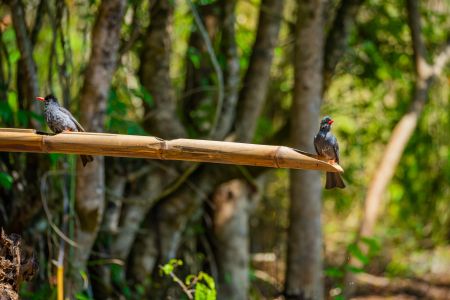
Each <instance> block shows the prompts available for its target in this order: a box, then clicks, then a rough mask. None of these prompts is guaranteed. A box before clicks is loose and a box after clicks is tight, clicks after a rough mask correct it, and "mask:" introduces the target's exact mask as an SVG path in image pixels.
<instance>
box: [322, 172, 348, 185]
mask: <svg viewBox="0 0 450 300" xmlns="http://www.w3.org/2000/svg"><path fill="white" fill-rule="evenodd" d="M336 187H337V188H340V189H343V188H345V183H344V181H343V180H342V177H341V175H340V174H339V173H332V172H327V181H326V184H325V188H326V189H332V188H336Z"/></svg>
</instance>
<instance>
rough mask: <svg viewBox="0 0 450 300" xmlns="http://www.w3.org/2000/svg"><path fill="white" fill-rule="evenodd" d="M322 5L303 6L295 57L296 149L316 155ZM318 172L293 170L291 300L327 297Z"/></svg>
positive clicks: (317, 1)
mask: <svg viewBox="0 0 450 300" xmlns="http://www.w3.org/2000/svg"><path fill="white" fill-rule="evenodd" d="M323 41H324V20H323V1H321V0H307V1H299V5H298V15H297V32H296V44H295V51H294V53H295V58H294V75H295V82H294V99H293V107H292V129H291V139H292V143H293V146H294V147H296V148H299V149H303V150H306V151H311V152H313V151H314V147H313V137H314V135H315V134H316V132H317V130H318V125H317V124H318V120H319V119H320V105H321V102H322V101H321V95H322V82H323V78H322V76H323V75H322V74H323V51H324V43H323ZM321 191H322V186H321V182H320V174H319V172H311V171H291V175H290V198H291V201H290V205H291V207H290V213H289V221H290V226H289V231H288V253H287V270H286V286H285V293H286V298H287V299H314V300H320V299H323V298H324V291H323V289H324V286H323V274H322V268H323V262H322V259H323V254H322V230H321V221H320V220H321V208H322V205H321V204H322V202H321Z"/></svg>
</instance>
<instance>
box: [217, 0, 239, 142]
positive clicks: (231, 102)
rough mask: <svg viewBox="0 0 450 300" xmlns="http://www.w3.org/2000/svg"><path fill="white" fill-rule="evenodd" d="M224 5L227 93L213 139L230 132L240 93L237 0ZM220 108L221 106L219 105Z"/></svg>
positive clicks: (223, 24) (223, 35)
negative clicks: (236, 32) (235, 27)
mask: <svg viewBox="0 0 450 300" xmlns="http://www.w3.org/2000/svg"><path fill="white" fill-rule="evenodd" d="M221 5H222V43H221V50H222V53H223V55H224V57H225V72H224V85H225V95H224V99H223V103H222V105H221V107H220V109H221V110H220V111H216V114H217V117H216V120H215V124H214V127H213V128H212V129H211V134H210V136H211V138H212V139H223V138H225V136H226V135H227V134H228V133H229V132H230V130H231V127H232V125H233V122H234V118H235V113H236V104H237V101H238V95H239V80H240V77H239V57H238V52H237V46H236V34H235V30H234V26H235V23H236V16H235V9H236V0H232V1H230V0H224V1H222V2H221ZM217 108H218V109H219V107H217Z"/></svg>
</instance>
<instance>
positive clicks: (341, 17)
mask: <svg viewBox="0 0 450 300" xmlns="http://www.w3.org/2000/svg"><path fill="white" fill-rule="evenodd" d="M363 2H364V0H342V1H341V3H340V5H339V8H338V11H337V14H336V17H335V19H334V21H333V24H332V26H331V28H330V31H329V32H328V35H327V39H326V43H325V53H324V54H325V61H324V68H323V73H324V75H323V76H324V84H323V86H324V89H323V90H324V91H326V90H327V88H328V86H329V85H330V82H331V79H332V77H333V74H334V71H335V69H336V65H337V64H338V62H339V60H340V59H341V57H342V55H343V54H344V52H345V51H346V48H347V38H348V36H349V34H350V30H351V29H352V27H353V24H354V23H355V19H356V15H357V14H358V11H359V8H360V7H361V5H362V4H363Z"/></svg>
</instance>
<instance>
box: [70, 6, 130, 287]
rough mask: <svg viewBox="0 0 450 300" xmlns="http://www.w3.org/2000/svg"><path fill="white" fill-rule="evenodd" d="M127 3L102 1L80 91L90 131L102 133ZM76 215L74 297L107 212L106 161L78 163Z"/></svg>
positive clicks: (96, 159) (84, 117) (98, 159)
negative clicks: (86, 163)
mask: <svg viewBox="0 0 450 300" xmlns="http://www.w3.org/2000/svg"><path fill="white" fill-rule="evenodd" d="M125 6H126V0H108V1H107V0H103V1H102V2H101V4H100V6H99V9H98V14H97V19H96V22H95V25H94V28H93V31H92V49H91V56H90V59H89V63H88V66H87V69H86V73H85V78H84V84H83V88H82V90H81V96H80V98H81V99H80V105H81V109H80V112H81V116H80V120H81V124H83V125H84V126H85V128H86V130H88V131H97V132H101V131H103V127H104V118H105V113H106V101H107V97H108V93H109V88H110V85H111V79H112V76H113V74H114V72H115V69H116V62H117V52H118V49H119V45H120V28H121V25H122V18H123V15H124V12H125ZM77 175H78V176H77V191H76V203H75V204H76V212H77V214H78V219H79V228H78V229H77V231H76V241H77V243H78V244H79V245H80V249H76V251H75V255H74V257H73V259H72V265H73V271H74V274H73V275H72V276H73V277H72V278H70V279H71V282H69V284H70V285H71V287H70V288H71V289H70V292H71V294H72V295H74V294H75V293H76V292H78V291H79V290H80V289H81V287H82V285H81V283H82V282H81V278H80V275H79V272H80V270H85V268H86V262H87V260H88V258H89V255H90V252H91V247H92V245H93V243H94V241H95V238H96V236H97V231H98V228H99V225H100V224H101V220H102V216H103V210H104V200H105V199H104V197H105V196H104V193H105V177H104V158H103V157H96V158H95V159H94V161H93V162H92V163H89V164H88V165H86V167H85V168H83V167H82V166H81V164H80V163H78V168H77Z"/></svg>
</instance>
